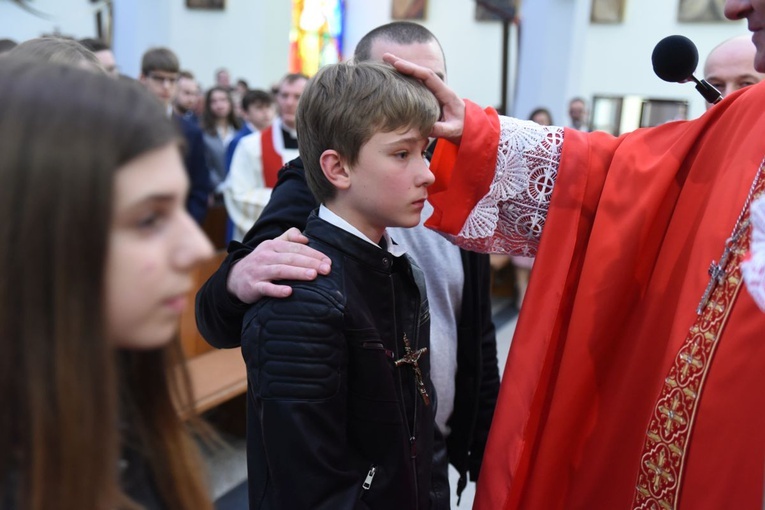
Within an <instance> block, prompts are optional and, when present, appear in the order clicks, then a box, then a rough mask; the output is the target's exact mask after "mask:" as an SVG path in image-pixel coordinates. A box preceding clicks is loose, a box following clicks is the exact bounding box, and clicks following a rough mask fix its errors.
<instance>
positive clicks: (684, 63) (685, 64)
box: [651, 35, 699, 82]
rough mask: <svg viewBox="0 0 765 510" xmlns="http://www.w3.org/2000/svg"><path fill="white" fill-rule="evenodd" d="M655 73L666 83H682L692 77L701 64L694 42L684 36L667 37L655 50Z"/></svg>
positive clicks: (653, 56) (652, 58)
mask: <svg viewBox="0 0 765 510" xmlns="http://www.w3.org/2000/svg"><path fill="white" fill-rule="evenodd" d="M651 62H652V63H653V71H654V72H655V73H656V75H657V76H658V77H659V78H661V79H662V80H664V81H671V82H681V81H684V80H686V79H688V78H690V77H691V75H692V74H693V72H694V71H695V70H696V65H698V63H699V52H698V50H697V49H696V45H695V44H693V41H691V40H690V39H688V38H687V37H684V36H682V35H670V36H669V37H665V38H664V39H662V40H661V41H659V44H657V45H656V47H655V48H654V49H653V54H652V55H651Z"/></svg>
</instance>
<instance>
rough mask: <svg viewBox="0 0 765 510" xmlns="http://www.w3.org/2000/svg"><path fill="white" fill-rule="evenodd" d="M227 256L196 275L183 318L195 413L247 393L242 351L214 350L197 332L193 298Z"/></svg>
mask: <svg viewBox="0 0 765 510" xmlns="http://www.w3.org/2000/svg"><path fill="white" fill-rule="evenodd" d="M224 258H226V252H225V251H220V252H218V253H216V254H215V256H214V257H213V258H212V259H210V260H209V261H207V262H205V263H204V264H201V265H200V266H199V267H198V268H196V269H195V271H194V290H193V292H191V293H190V295H189V302H188V306H187V307H186V310H185V311H184V312H183V314H182V315H181V327H180V335H181V346H182V347H183V353H184V355H185V357H186V367H187V368H188V371H189V375H190V378H191V387H192V391H193V395H194V411H196V412H197V413H200V414H201V413H203V412H205V411H207V410H209V409H212V408H213V407H216V406H218V405H220V404H222V403H223V402H226V401H228V400H230V399H232V398H234V397H236V396H238V395H241V394H243V393H245V392H246V391H247V371H246V368H245V364H244V360H243V359H242V351H241V350H240V349H215V348H214V347H212V346H211V345H210V344H208V343H207V342H206V341H205V339H204V338H202V335H201V334H200V333H199V330H197V325H196V320H195V318H194V306H193V304H194V298H195V296H196V292H197V290H198V289H199V288H200V287H201V286H202V284H203V283H204V282H205V281H207V279H208V278H209V277H210V275H212V274H213V273H214V272H215V271H216V270H217V269H218V267H219V266H220V264H221V262H222V261H223V259H224Z"/></svg>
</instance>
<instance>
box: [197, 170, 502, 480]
mask: <svg viewBox="0 0 765 510" xmlns="http://www.w3.org/2000/svg"><path fill="white" fill-rule="evenodd" d="M316 206H317V203H316V199H315V198H314V197H313V195H312V194H311V191H310V190H309V189H308V184H307V183H306V180H305V173H304V171H303V163H302V161H300V159H295V160H292V161H290V162H289V163H287V165H285V167H284V168H283V169H282V170H281V171H280V172H279V180H278V182H277V183H276V187H275V188H274V191H273V193H272V194H271V200H270V202H269V203H268V205H266V207H265V208H264V209H263V212H262V213H261V215H260V217H259V218H258V221H257V222H256V223H255V225H254V226H253V227H252V228H251V229H250V231H249V232H248V233H247V235H246V236H245V238H244V242H243V243H238V242H232V243H231V244H229V248H228V251H229V255H228V257H227V258H226V260H225V261H224V262H223V264H221V267H220V268H219V269H218V271H217V272H216V273H215V274H213V276H212V277H211V278H210V279H209V280H208V281H207V282H206V283H205V284H204V286H203V287H202V288H201V289H200V291H199V293H198V294H197V299H196V319H197V326H198V328H199V331H200V332H201V333H202V335H203V336H204V337H205V339H206V340H207V341H208V342H209V343H210V344H211V345H213V346H215V347H218V348H230V347H237V346H238V345H239V342H240V334H241V329H240V328H241V324H242V318H243V316H244V313H245V311H246V310H247V309H248V307H249V305H246V304H244V303H241V302H240V301H238V300H237V299H236V298H234V297H232V296H231V295H230V294H229V293H228V291H227V290H226V279H227V277H228V272H229V268H230V267H231V264H232V263H233V262H234V261H237V260H239V259H241V258H243V257H244V256H246V255H247V254H249V253H250V252H252V250H253V249H255V247H256V246H258V244H260V243H261V242H262V241H265V240H269V239H273V238H275V237H277V236H279V235H281V234H282V233H283V232H284V231H285V230H287V229H289V228H290V227H297V228H299V229H301V230H302V229H303V228H304V226H305V222H306V219H307V218H308V214H309V213H310V211H311V210H313V209H314V208H316ZM461 255H462V266H463V270H464V273H465V285H464V290H463V295H462V310H461V313H460V320H459V324H458V325H457V326H458V337H457V378H456V379H457V380H456V388H455V401H454V411H453V412H452V416H451V418H450V421H449V425H450V427H451V434H450V435H449V437H448V438H447V448H448V454H449V462H450V463H451V464H452V465H454V467H455V468H456V469H457V470H458V471H459V472H460V483H459V484H458V485H459V486H458V492H459V489H461V488H462V487H464V485H465V483H466V474H467V472H468V471H469V472H470V477H471V479H473V480H476V479H477V477H478V473H479V469H480V466H481V461H482V459H483V452H484V446H485V444H486V437H487V435H488V432H489V425H490V424H491V419H492V417H493V415H494V407H495V405H496V401H497V393H498V391H499V370H498V367H497V344H496V332H495V329H494V323H493V322H492V319H491V300H490V298H491V295H490V274H491V273H490V266H489V257H488V255H483V254H478V253H472V252H468V251H464V250H461Z"/></svg>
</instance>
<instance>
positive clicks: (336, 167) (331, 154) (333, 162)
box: [319, 149, 351, 190]
mask: <svg viewBox="0 0 765 510" xmlns="http://www.w3.org/2000/svg"><path fill="white" fill-rule="evenodd" d="M319 164H320V165H321V169H322V171H323V172H324V176H325V177H326V178H327V180H328V181H329V182H330V183H332V185H333V186H334V187H335V188H337V189H341V190H342V189H348V188H349V187H350V186H351V179H350V174H349V173H348V169H347V168H346V165H345V161H344V160H343V157H342V156H341V155H340V154H339V153H338V152H337V151H336V150H334V149H327V150H325V151H324V152H322V153H321V156H320V157H319Z"/></svg>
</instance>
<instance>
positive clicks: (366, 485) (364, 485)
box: [361, 464, 377, 491]
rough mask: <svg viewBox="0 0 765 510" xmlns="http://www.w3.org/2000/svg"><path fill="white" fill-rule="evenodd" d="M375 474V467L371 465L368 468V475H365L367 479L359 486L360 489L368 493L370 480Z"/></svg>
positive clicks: (370, 486)
mask: <svg viewBox="0 0 765 510" xmlns="http://www.w3.org/2000/svg"><path fill="white" fill-rule="evenodd" d="M376 472H377V467H376V466H375V465H374V464H372V467H370V468H369V473H367V477H366V478H365V479H364V483H362V484H361V488H362V489H364V490H365V491H368V490H369V489H371V488H372V480H374V478H375V473H376Z"/></svg>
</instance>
